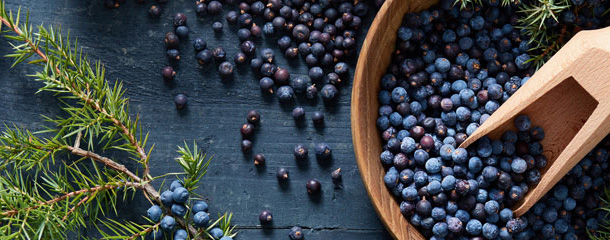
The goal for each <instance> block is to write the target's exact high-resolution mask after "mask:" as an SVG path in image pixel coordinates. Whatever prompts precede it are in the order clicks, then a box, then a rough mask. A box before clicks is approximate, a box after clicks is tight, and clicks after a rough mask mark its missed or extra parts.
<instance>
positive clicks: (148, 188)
mask: <svg viewBox="0 0 610 240" xmlns="http://www.w3.org/2000/svg"><path fill="white" fill-rule="evenodd" d="M66 149H67V150H69V151H71V152H72V153H73V154H76V155H78V156H81V157H87V158H91V159H93V160H95V161H96V162H99V163H101V164H104V165H106V166H108V167H110V168H112V169H114V170H117V171H119V172H122V173H125V174H126V175H127V176H129V177H130V178H131V179H133V181H134V182H142V179H140V178H139V177H138V176H137V175H135V174H134V173H132V172H131V171H129V169H127V168H126V167H125V166H124V165H122V164H119V163H117V162H116V161H114V160H112V159H110V158H107V157H104V156H100V155H99V154H96V153H94V152H90V151H86V150H83V149H80V148H74V147H72V146H66ZM142 190H143V191H144V192H145V193H146V194H145V196H147V197H148V195H150V196H152V199H149V201H154V202H156V203H157V204H160V203H161V199H160V198H159V192H157V190H156V189H155V187H153V186H152V185H151V184H150V183H147V182H146V183H142ZM175 219H176V222H178V224H180V225H181V226H183V227H186V228H187V229H188V231H189V233H190V234H191V235H192V236H196V235H197V229H195V228H194V227H193V226H191V225H189V224H188V222H186V221H185V220H183V219H181V218H175Z"/></svg>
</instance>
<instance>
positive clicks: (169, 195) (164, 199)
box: [159, 190, 174, 207]
mask: <svg viewBox="0 0 610 240" xmlns="http://www.w3.org/2000/svg"><path fill="white" fill-rule="evenodd" d="M159 198H160V199H161V203H163V205H164V206H166V207H169V206H171V205H172V204H173V203H174V192H172V191H170V190H167V191H164V192H162V193H161V196H159Z"/></svg>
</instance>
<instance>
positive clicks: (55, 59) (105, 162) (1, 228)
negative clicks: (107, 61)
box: [0, 1, 235, 239]
mask: <svg viewBox="0 0 610 240" xmlns="http://www.w3.org/2000/svg"><path fill="white" fill-rule="evenodd" d="M23 18H25V21H22V20H23ZM0 21H1V24H0V30H1V34H2V35H3V36H4V37H6V38H7V39H9V40H10V44H11V46H12V48H13V52H12V53H10V54H7V55H6V56H7V57H10V58H13V59H14V64H13V66H15V65H17V64H20V63H27V64H31V65H36V66H38V67H39V68H40V70H39V71H38V72H36V73H33V74H31V76H32V77H33V78H34V79H35V80H36V81H38V82H40V83H41V85H42V86H41V87H40V88H39V91H38V92H51V93H54V94H56V96H57V97H58V98H59V100H60V101H61V109H62V110H63V111H64V112H65V114H64V115H63V117H59V116H45V117H44V118H45V120H46V121H47V123H48V124H46V126H44V129H43V130H40V131H37V132H32V131H30V130H27V129H21V128H19V127H17V126H11V127H9V126H5V130H4V132H2V133H1V134H0V235H2V236H5V237H7V238H10V239H65V238H66V236H67V234H68V233H70V232H76V231H78V230H79V229H81V228H86V227H90V226H91V225H92V224H93V225H95V227H96V228H97V229H98V230H99V232H100V234H102V235H103V237H104V238H105V239H136V238H138V239H140V238H141V239H143V238H144V237H145V236H146V234H147V233H149V232H151V231H153V230H156V229H158V228H159V225H158V224H155V223H154V222H152V221H150V220H148V223H147V224H140V223H137V222H135V221H123V220H117V219H113V218H112V217H111V216H110V214H109V213H108V212H114V215H116V214H117V204H119V201H121V200H126V199H127V198H128V197H129V196H132V197H133V195H135V194H138V193H141V194H144V196H145V197H146V198H147V199H148V201H149V202H150V203H151V204H159V205H161V201H160V199H159V192H158V191H157V190H156V189H155V187H154V186H153V185H152V182H153V181H155V180H158V181H161V180H162V178H163V177H164V176H157V177H153V176H151V175H150V164H149V163H150V153H151V151H152V150H153V146H149V145H148V141H147V140H148V133H147V132H146V131H144V130H143V129H142V127H141V126H140V124H139V116H138V115H135V116H131V115H130V114H129V99H128V98H127V97H125V90H124V89H123V85H122V84H121V82H118V81H117V82H113V83H110V82H108V81H107V80H106V77H105V70H104V66H103V64H102V62H101V61H90V60H89V59H88V57H87V55H86V54H85V53H84V52H83V51H82V50H81V49H80V48H79V47H78V44H77V41H76V40H72V39H71V38H70V34H69V33H68V34H65V36H64V33H63V32H62V30H61V28H57V27H55V28H54V27H45V26H42V25H40V26H35V27H34V26H32V25H31V24H30V23H29V15H28V14H27V13H26V14H22V13H21V9H19V10H18V11H17V13H16V14H13V12H12V11H10V10H7V9H6V8H5V3H4V1H0ZM96 148H99V149H96ZM106 150H114V151H121V152H125V153H128V155H129V160H121V161H119V160H117V159H111V158H108V157H105V156H102V155H101V154H99V153H104V152H105V151H106ZM178 153H179V155H180V156H179V157H178V158H176V161H177V163H179V165H181V166H182V167H183V172H181V173H175V174H171V175H178V176H181V180H182V181H183V182H184V183H185V185H186V186H187V187H188V189H189V190H194V189H195V188H196V186H197V185H198V184H199V182H200V181H201V178H202V177H203V175H204V174H205V173H206V171H207V167H208V166H209V161H210V158H207V157H206V155H205V154H204V153H203V152H202V151H201V150H199V148H198V147H197V145H196V144H194V145H193V146H192V147H189V146H187V145H186V144H185V146H183V147H182V146H181V147H179V151H178ZM123 161H133V162H136V163H138V164H139V165H140V169H142V170H141V172H138V170H135V171H134V170H130V169H128V168H127V167H125V166H124V165H123V164H121V162H123ZM121 197H122V199H121ZM187 216H188V215H187ZM231 216H232V215H231V214H229V213H227V214H224V215H222V216H219V218H218V220H217V221H216V222H215V223H214V224H213V225H212V226H220V227H221V228H222V229H223V231H224V233H225V235H228V236H234V235H235V233H234V232H233V231H234V228H233V227H231V224H230V221H231ZM188 219H189V218H185V219H180V218H176V221H177V223H178V225H179V226H180V227H182V228H185V229H187V231H188V233H189V237H190V238H191V239H209V234H207V232H206V230H205V229H196V228H194V227H193V226H192V225H191V223H190V222H189V220H188ZM140 222H141V221H140Z"/></svg>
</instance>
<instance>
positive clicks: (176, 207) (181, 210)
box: [172, 203, 186, 217]
mask: <svg viewBox="0 0 610 240" xmlns="http://www.w3.org/2000/svg"><path fill="white" fill-rule="evenodd" d="M172 214H174V216H178V217H184V215H186V207H185V206H184V204H178V203H174V204H173V205H172Z"/></svg>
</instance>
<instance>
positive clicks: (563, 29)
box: [540, 25, 567, 59]
mask: <svg viewBox="0 0 610 240" xmlns="http://www.w3.org/2000/svg"><path fill="white" fill-rule="evenodd" d="M566 32H567V27H566V26H565V25H564V26H563V27H561V32H560V33H559V37H558V38H557V41H554V42H553V43H552V44H551V45H550V46H548V47H547V48H546V49H544V51H543V52H542V53H541V54H540V59H542V58H544V56H546V55H548V54H550V53H551V51H553V49H555V48H556V47H557V46H559V44H563V43H564V39H563V38H564V37H565V35H566Z"/></svg>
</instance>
